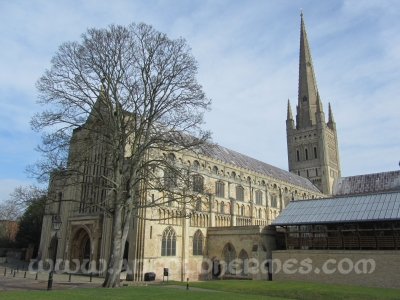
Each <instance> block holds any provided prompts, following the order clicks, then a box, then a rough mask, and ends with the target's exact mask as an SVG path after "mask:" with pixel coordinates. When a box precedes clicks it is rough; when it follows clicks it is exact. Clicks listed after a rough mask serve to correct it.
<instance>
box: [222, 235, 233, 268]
mask: <svg viewBox="0 0 400 300" xmlns="http://www.w3.org/2000/svg"><path fill="white" fill-rule="evenodd" d="M222 257H223V258H224V261H225V263H226V267H227V270H226V272H225V274H228V275H229V274H231V275H236V267H234V266H232V265H231V267H229V265H230V262H231V261H233V260H234V259H236V251H235V248H233V246H232V245H231V243H228V244H226V245H225V247H224V249H223V250H222Z"/></svg>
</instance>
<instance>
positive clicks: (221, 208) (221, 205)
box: [219, 202, 225, 214]
mask: <svg viewBox="0 0 400 300" xmlns="http://www.w3.org/2000/svg"><path fill="white" fill-rule="evenodd" d="M219 212H220V213H222V214H223V213H225V204H224V202H221V203H220V204H219Z"/></svg>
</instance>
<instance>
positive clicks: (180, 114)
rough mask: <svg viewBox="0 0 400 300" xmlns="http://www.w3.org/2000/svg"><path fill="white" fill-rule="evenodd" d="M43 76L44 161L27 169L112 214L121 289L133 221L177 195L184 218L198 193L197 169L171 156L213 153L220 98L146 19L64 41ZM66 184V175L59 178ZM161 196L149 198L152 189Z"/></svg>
mask: <svg viewBox="0 0 400 300" xmlns="http://www.w3.org/2000/svg"><path fill="white" fill-rule="evenodd" d="M51 63H52V67H51V69H50V70H47V71H46V72H45V74H44V75H43V76H42V77H41V78H40V79H39V80H38V82H37V88H38V91H39V100H38V103H39V104H42V105H46V106H47V108H46V109H45V110H44V111H43V112H41V113H40V114H36V115H35V116H34V117H33V118H32V121H31V125H32V128H33V129H34V130H36V131H41V130H43V129H45V128H48V129H49V131H47V132H45V133H43V141H42V144H41V145H40V146H38V147H37V150H38V151H40V152H41V153H42V154H43V158H42V159H41V160H40V161H38V162H37V163H36V164H35V165H33V166H30V167H29V168H28V169H29V171H30V172H31V174H33V175H34V176H35V177H36V178H38V180H39V181H46V180H49V179H50V180H57V182H58V183H59V182H61V181H62V182H63V184H65V185H66V184H68V185H76V187H77V188H78V187H79V188H80V189H81V197H80V198H79V199H69V200H70V201H78V202H81V203H80V206H79V207H80V209H86V210H91V209H99V210H102V211H103V212H104V213H105V214H108V215H110V216H112V218H113V231H112V242H111V251H110V257H109V262H108V267H109V269H111V270H112V272H108V273H107V275H106V278H105V281H104V283H103V286H104V287H118V286H119V284H120V279H119V275H120V270H121V264H122V255H123V249H124V245H125V241H126V239H127V235H128V231H129V224H130V223H131V218H132V216H133V215H134V216H135V217H139V218H140V217H142V218H144V217H145V216H144V215H143V214H141V213H140V211H141V210H142V209H143V208H145V207H149V206H162V205H163V204H165V203H166V202H168V201H177V202H180V203H181V204H182V205H181V207H182V214H181V215H182V217H185V216H186V217H187V216H188V215H189V214H190V207H192V206H190V204H192V203H193V201H194V199H196V197H197V195H198V193H199V192H203V193H204V191H198V190H196V188H194V189H193V182H192V179H191V178H192V173H191V170H190V168H189V167H188V166H185V165H184V164H181V163H179V162H178V161H177V160H176V159H175V157H174V155H173V154H172V152H174V153H177V152H180V151H195V152H196V153H199V151H204V149H205V148H207V147H209V145H210V144H209V143H208V141H209V139H210V133H209V132H208V131H203V130H201V128H200V126H201V124H202V123H203V113H204V112H205V111H207V110H209V109H210V105H211V101H210V100H209V99H207V98H206V97H205V94H204V92H203V91H202V87H201V85H199V84H198V82H197V80H196V73H197V62H196V60H195V59H194V57H193V56H192V54H191V49H190V48H189V46H188V45H187V44H186V42H185V40H183V39H182V38H179V39H176V40H171V39H169V38H168V37H167V36H166V35H165V34H163V33H160V32H158V31H156V30H154V29H153V28H152V27H151V26H149V25H146V24H142V23H141V24H131V25H129V26H128V27H122V26H114V25H111V26H109V27H108V28H107V29H89V30H87V32H86V33H84V34H83V35H82V41H81V42H67V43H65V44H63V45H62V46H61V47H60V48H59V50H58V52H57V53H56V55H55V56H54V57H53V59H52V61H51ZM60 180H61V181H60ZM149 189H150V190H155V191H158V192H159V193H158V194H159V195H164V196H166V195H168V197H163V196H162V197H159V198H158V199H154V200H152V201H148V200H147V196H146V195H147V191H148V190H149Z"/></svg>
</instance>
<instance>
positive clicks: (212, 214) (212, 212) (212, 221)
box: [209, 194, 218, 227]
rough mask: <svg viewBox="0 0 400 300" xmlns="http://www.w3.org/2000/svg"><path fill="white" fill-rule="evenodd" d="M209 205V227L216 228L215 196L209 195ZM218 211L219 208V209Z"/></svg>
mask: <svg viewBox="0 0 400 300" xmlns="http://www.w3.org/2000/svg"><path fill="white" fill-rule="evenodd" d="M209 199H210V200H209V201H210V203H209V205H210V220H209V226H210V227H215V208H214V202H215V196H214V195H212V194H210V195H209ZM217 209H218V208H217Z"/></svg>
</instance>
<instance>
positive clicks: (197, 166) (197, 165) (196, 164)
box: [193, 160, 200, 169]
mask: <svg viewBox="0 0 400 300" xmlns="http://www.w3.org/2000/svg"><path fill="white" fill-rule="evenodd" d="M199 166H200V164H199V162H198V161H197V160H195V161H194V162H193V168H195V169H198V168H199Z"/></svg>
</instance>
